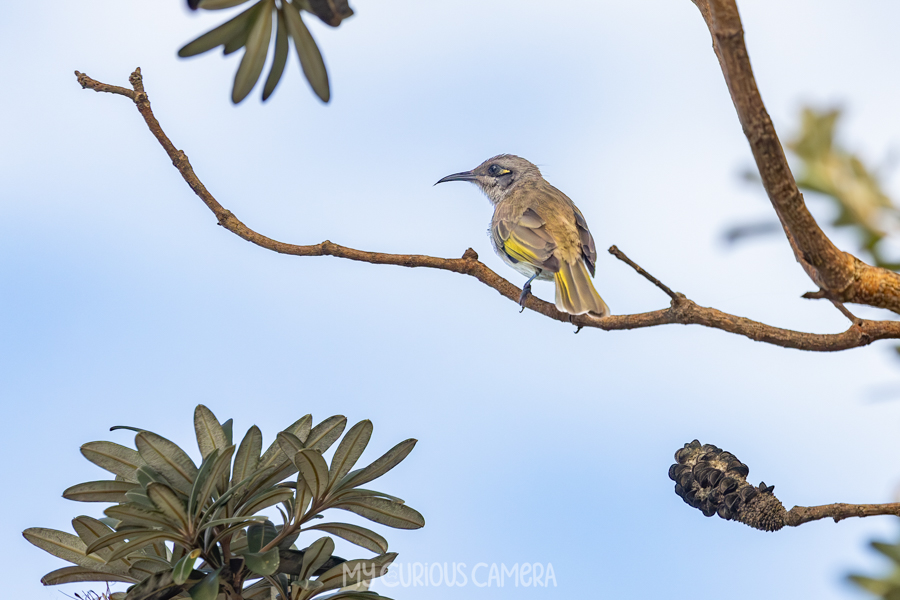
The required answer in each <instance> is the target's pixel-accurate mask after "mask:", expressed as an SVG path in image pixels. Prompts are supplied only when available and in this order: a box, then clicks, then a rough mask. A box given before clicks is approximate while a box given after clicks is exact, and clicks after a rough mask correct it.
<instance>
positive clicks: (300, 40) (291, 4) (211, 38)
mask: <svg viewBox="0 0 900 600" xmlns="http://www.w3.org/2000/svg"><path fill="white" fill-rule="evenodd" d="M247 1H248V0H201V1H200V2H199V3H198V5H197V7H198V8H204V9H208V10H218V9H223V8H231V7H233V6H237V5H239V4H244V3H245V2H247ZM303 11H306V12H311V13H313V14H315V15H316V16H318V17H319V18H320V19H322V21H324V22H325V23H328V24H329V25H331V26H333V27H337V26H338V25H340V23H341V21H342V20H343V19H345V18H347V17H349V16H350V15H352V14H353V10H352V9H351V8H350V7H349V5H348V4H347V2H346V0H277V1H276V0H259V1H257V2H256V3H254V4H253V5H252V6H251V7H250V8H248V9H246V10H244V11H243V12H241V13H240V14H238V15H237V16H235V17H233V18H232V19H230V20H228V21H226V22H225V23H223V24H222V25H219V26H218V27H216V28H215V29H212V30H210V31H208V32H206V33H204V34H203V35H201V36H200V37H198V38H197V39H195V40H194V41H192V42H190V43H188V44H187V45H185V46H184V47H183V48H181V50H179V51H178V56H181V57H183V58H184V57H189V56H195V55H197V54H202V53H204V52H208V51H210V50H212V49H213V48H217V47H219V46H222V47H223V52H224V54H225V55H228V54H231V53H232V52H236V51H238V50H240V49H241V48H244V56H243V58H242V59H241V63H240V65H239V66H238V70H237V73H235V76H234V86H233V88H232V90H231V100H232V102H234V103H235V104H237V103H238V102H241V101H242V100H243V99H244V98H246V97H247V95H248V94H249V93H250V91H251V90H252V89H253V87H254V86H255V85H256V83H257V81H258V80H259V78H260V75H261V74H262V71H263V67H264V66H265V63H266V57H267V55H268V53H269V46H272V45H274V56H273V59H272V62H271V66H270V70H269V75H268V77H267V78H266V82H265V84H264V85H263V91H262V99H263V100H267V99H268V98H269V96H271V95H272V92H274V91H275V87H276V86H277V85H278V82H279V81H280V80H281V76H282V75H283V74H284V68H285V65H286V64H287V59H288V54H289V53H290V48H289V46H290V41H293V46H294V49H295V51H296V53H297V58H298V59H299V60H300V67H301V68H302V69H303V74H304V76H305V77H306V80H307V81H308V82H309V84H310V86H312V89H313V91H314V92H315V93H316V95H317V96H318V97H319V98H320V99H321V100H322V101H323V102H328V100H329V99H330V97H331V91H330V89H329V85H328V71H327V70H326V69H325V61H324V60H323V59H322V53H321V52H320V51H319V47H318V46H317V45H316V41H315V40H314V39H313V37H312V35H311V34H310V32H309V29H308V28H307V27H306V24H305V23H304V22H303V18H302V17H301V12H303ZM273 33H274V36H273ZM273 38H274V44H273V42H272V40H273Z"/></svg>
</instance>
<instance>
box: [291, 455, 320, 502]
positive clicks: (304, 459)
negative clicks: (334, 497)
mask: <svg viewBox="0 0 900 600" xmlns="http://www.w3.org/2000/svg"><path fill="white" fill-rule="evenodd" d="M294 463H295V464H296V465H297V468H299V469H300V473H301V474H302V475H303V481H304V482H305V483H306V485H307V486H309V490H310V491H311V492H312V495H313V498H314V499H316V500H318V499H320V498H323V497H324V496H325V493H326V492H327V491H328V465H327V464H326V463H325V459H324V458H322V453H321V452H318V451H316V450H301V451H300V452H298V453H297V454H296V455H295V456H294ZM297 485H300V484H299V481H298V483H297Z"/></svg>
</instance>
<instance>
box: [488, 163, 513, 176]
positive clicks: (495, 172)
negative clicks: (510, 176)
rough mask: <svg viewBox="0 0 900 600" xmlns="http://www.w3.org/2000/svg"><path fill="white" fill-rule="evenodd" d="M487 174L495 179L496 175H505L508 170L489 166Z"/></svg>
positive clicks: (497, 166) (498, 166)
mask: <svg viewBox="0 0 900 600" xmlns="http://www.w3.org/2000/svg"><path fill="white" fill-rule="evenodd" d="M488 173H489V174H491V175H493V176H494V177H497V176H498V175H506V174H507V173H509V169H504V168H503V167H501V166H500V165H491V166H490V167H488Z"/></svg>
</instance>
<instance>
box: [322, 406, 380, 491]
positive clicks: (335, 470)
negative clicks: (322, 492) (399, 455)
mask: <svg viewBox="0 0 900 600" xmlns="http://www.w3.org/2000/svg"><path fill="white" fill-rule="evenodd" d="M371 437H372V422H371V421H369V420H365V421H360V422H359V423H357V424H356V425H354V426H353V427H351V428H350V431H348V432H347V433H346V435H344V439H343V440H341V443H340V444H339V445H338V447H337V450H335V451H334V457H333V458H332V459H331V469H330V470H329V471H328V478H329V480H331V481H332V482H333V483H336V482H338V481H340V480H341V479H342V478H343V477H344V475H346V474H347V473H349V472H350V469H352V468H353V465H355V464H356V461H358V460H359V457H360V456H362V453H363V451H364V450H365V449H366V446H367V445H368V444H369V439H370V438H371Z"/></svg>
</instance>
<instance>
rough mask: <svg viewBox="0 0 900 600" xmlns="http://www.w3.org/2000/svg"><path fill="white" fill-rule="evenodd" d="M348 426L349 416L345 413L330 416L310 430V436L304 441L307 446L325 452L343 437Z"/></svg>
mask: <svg viewBox="0 0 900 600" xmlns="http://www.w3.org/2000/svg"><path fill="white" fill-rule="evenodd" d="M346 426H347V417H345V416H343V415H334V416H333V417H328V418H327V419H325V420H324V421H322V422H321V423H319V424H318V425H316V426H315V427H313V428H312V429H311V430H310V432H309V437H307V439H306V441H304V442H303V443H304V444H306V447H307V448H310V449H312V450H318V451H319V452H321V453H323V454H324V453H325V451H326V450H328V449H329V448H331V445H332V444H333V443H335V442H336V441H337V440H338V438H339V437H341V434H342V433H344V427H346ZM298 437H299V436H298ZM302 439H303V438H301V440H302Z"/></svg>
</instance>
